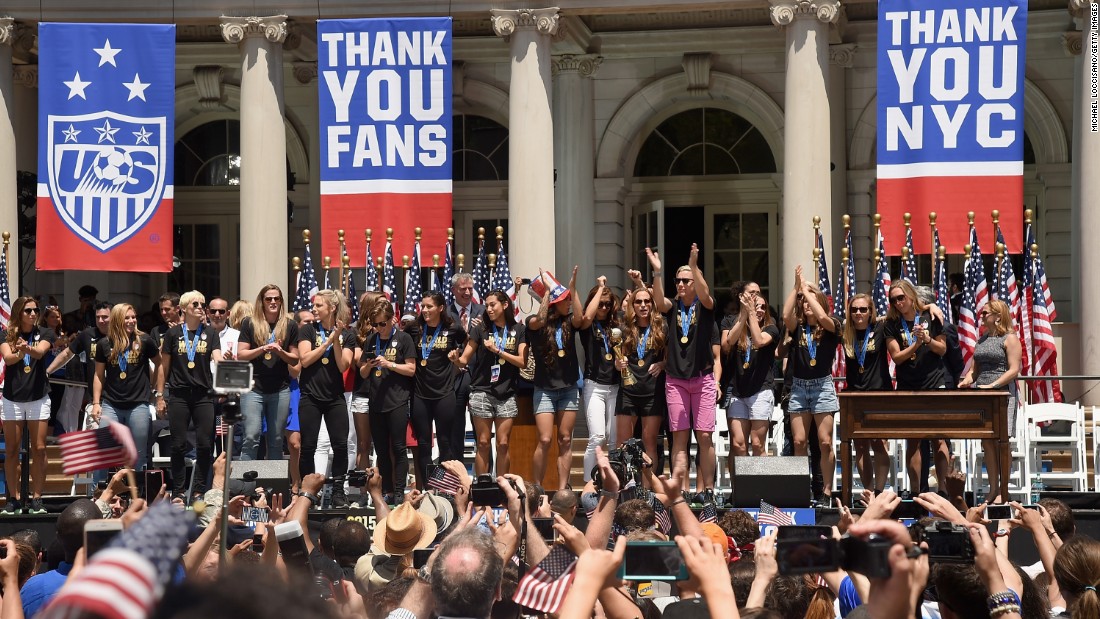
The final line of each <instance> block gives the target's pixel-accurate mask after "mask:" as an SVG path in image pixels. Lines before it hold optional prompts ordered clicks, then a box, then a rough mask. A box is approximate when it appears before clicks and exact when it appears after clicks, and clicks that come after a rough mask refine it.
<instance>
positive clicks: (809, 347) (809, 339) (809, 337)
mask: <svg viewBox="0 0 1100 619" xmlns="http://www.w3.org/2000/svg"><path fill="white" fill-rule="evenodd" d="M804 331H805V335H806V351H807V352H809V353H810V360H812V361H816V360H817V342H815V341H814V337H813V333H814V328H813V327H812V326H810V325H806V326H805V327H804Z"/></svg>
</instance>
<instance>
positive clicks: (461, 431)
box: [447, 273, 485, 445]
mask: <svg viewBox="0 0 1100 619" xmlns="http://www.w3.org/2000/svg"><path fill="white" fill-rule="evenodd" d="M451 292H453V293H454V297H455V300H454V303H452V304H451V305H450V306H448V307H447V313H449V314H450V315H451V319H452V320H454V322H455V324H456V325H460V326H461V327H462V329H463V330H464V331H466V333H469V332H470V329H472V328H474V327H475V326H477V325H478V324H480V323H481V317H482V315H484V314H485V306H484V305H481V304H479V303H474V276H473V275H470V274H469V273H455V274H454V276H453V277H451ZM469 401H470V373H469V372H468V371H466V369H462V370H460V371H459V374H458V377H457V378H456V379H455V419H461V420H462V423H456V424H454V426H453V430H452V431H453V434H452V435H451V444H452V445H462V444H463V443H464V442H465V440H466V421H465V420H466V404H467V403H468V402H469Z"/></svg>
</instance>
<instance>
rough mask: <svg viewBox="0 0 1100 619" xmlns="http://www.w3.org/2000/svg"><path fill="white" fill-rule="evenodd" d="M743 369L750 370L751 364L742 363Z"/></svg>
mask: <svg viewBox="0 0 1100 619" xmlns="http://www.w3.org/2000/svg"><path fill="white" fill-rule="evenodd" d="M741 367H743V368H745V369H746V370H747V369H749V362H748V361H746V362H744V363H742V364H741Z"/></svg>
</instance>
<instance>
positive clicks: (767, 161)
mask: <svg viewBox="0 0 1100 619" xmlns="http://www.w3.org/2000/svg"><path fill="white" fill-rule="evenodd" d="M775 171H776V166H775V157H774V156H773V155H772V151H771V147H770V146H769V145H768V142H767V140H765V139H764V136H763V134H761V133H760V130H759V129H757V128H756V127H754V126H753V125H752V123H750V122H749V121H747V120H745V119H744V118H742V117H740V116H738V115H737V114H734V113H733V112H730V111H727V110H723V109H719V108H710V107H701V108H696V109H693V110H688V111H686V112H680V113H679V114H676V115H674V116H672V117H670V118H667V119H666V120H665V121H664V122H662V123H661V124H660V125H657V128H656V129H654V130H653V132H652V133H650V134H649V137H647V138H646V140H645V142H644V143H643V144H642V149H641V151H640V152H639V153H638V160H637V163H635V165H634V175H635V176H706V175H711V174H766V173H770V172H775Z"/></svg>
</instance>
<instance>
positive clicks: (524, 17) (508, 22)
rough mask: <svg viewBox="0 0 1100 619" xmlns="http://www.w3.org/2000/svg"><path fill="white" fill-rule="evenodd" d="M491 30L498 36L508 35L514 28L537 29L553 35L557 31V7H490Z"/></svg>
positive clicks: (540, 32) (510, 34)
mask: <svg viewBox="0 0 1100 619" xmlns="http://www.w3.org/2000/svg"><path fill="white" fill-rule="evenodd" d="M490 13H491V15H492V17H491V19H492V23H493V32H495V33H496V35H497V36H498V37H505V38H507V37H510V36H512V33H514V32H515V31H516V30H522V29H529V30H537V31H538V32H539V34H547V35H550V36H553V35H554V34H556V33H557V31H558V7H556V6H555V7H550V8H547V9H516V10H506V9H492V10H491V11H490Z"/></svg>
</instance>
